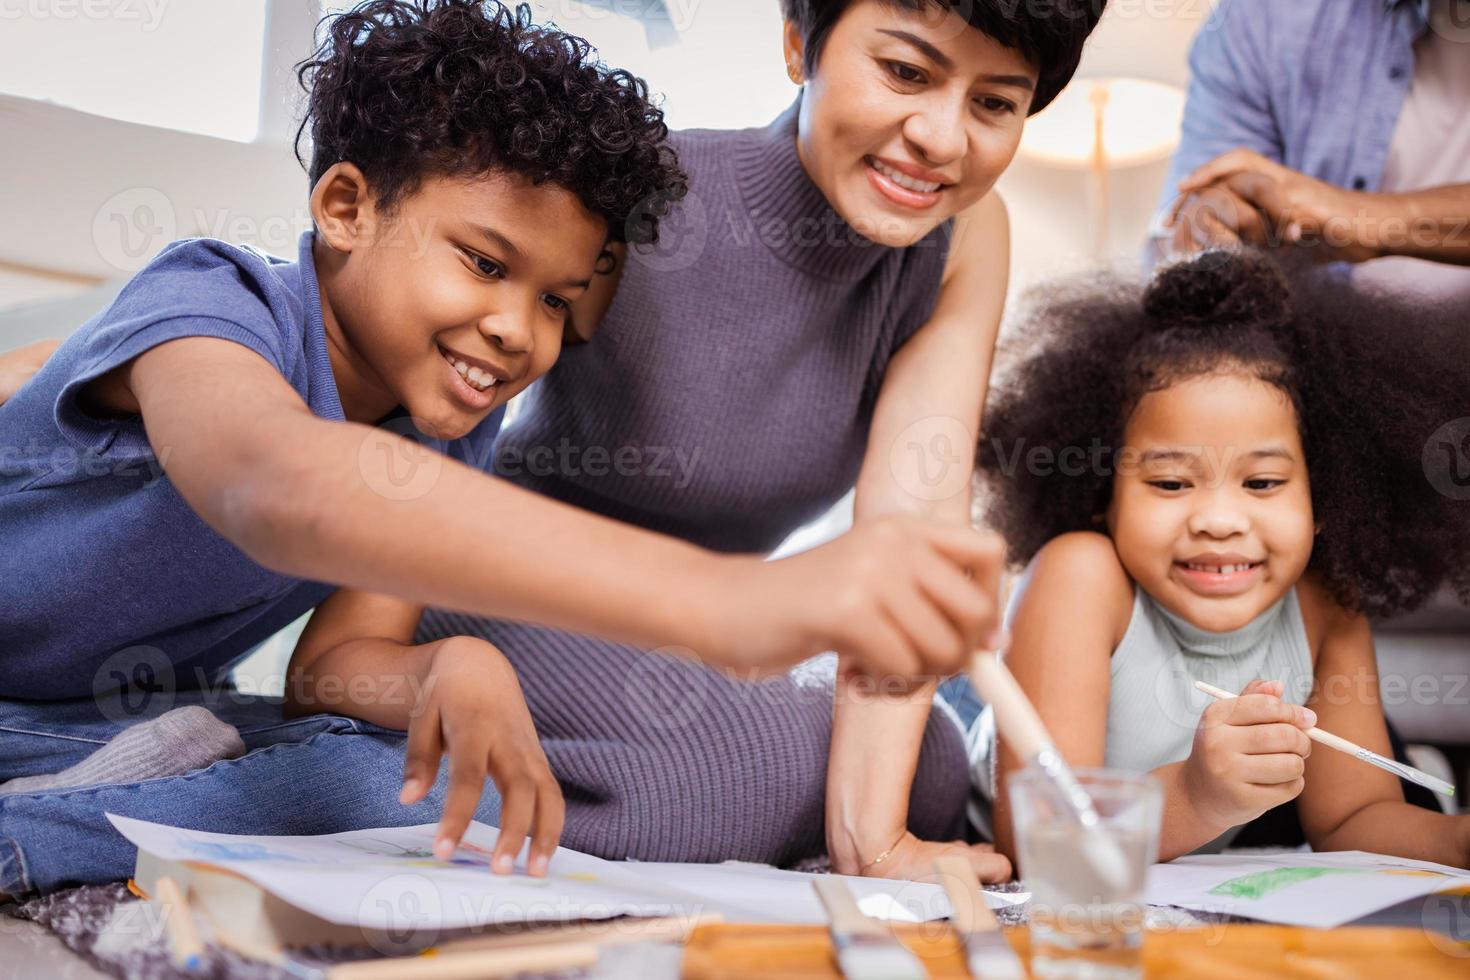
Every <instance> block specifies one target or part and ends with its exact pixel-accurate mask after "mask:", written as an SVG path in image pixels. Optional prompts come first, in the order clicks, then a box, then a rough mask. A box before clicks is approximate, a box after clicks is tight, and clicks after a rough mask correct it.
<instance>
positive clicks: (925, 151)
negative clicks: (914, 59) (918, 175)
mask: <svg viewBox="0 0 1470 980" xmlns="http://www.w3.org/2000/svg"><path fill="white" fill-rule="evenodd" d="M963 112H964V108H963V106H959V105H956V103H955V100H954V99H950V98H943V99H941V98H935V99H934V100H932V101H931V102H929V103H928V104H927V105H925V106H924V107H923V108H921V109H919V110H918V111H916V112H915V113H914V114H913V115H911V116H909V118H908V121H907V123H905V125H904V135H905V137H907V139H908V141H909V142H910V143H911V144H912V145H913V148H914V149H915V150H916V151H917V152H918V154H919V156H920V157H921V158H922V159H923V161H924V163H925V164H927V165H928V166H931V167H943V166H945V165H947V164H951V163H954V162H955V161H956V160H958V159H960V158H961V157H963V156H964V155H965V144H966V140H967V138H968V137H967V136H966V133H965V121H964V116H963Z"/></svg>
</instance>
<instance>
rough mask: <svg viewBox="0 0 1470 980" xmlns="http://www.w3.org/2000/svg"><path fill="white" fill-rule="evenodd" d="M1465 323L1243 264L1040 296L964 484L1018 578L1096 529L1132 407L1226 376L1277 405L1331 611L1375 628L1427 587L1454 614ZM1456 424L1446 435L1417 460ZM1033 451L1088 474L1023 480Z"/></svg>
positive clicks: (1466, 388)
mask: <svg viewBox="0 0 1470 980" xmlns="http://www.w3.org/2000/svg"><path fill="white" fill-rule="evenodd" d="M1466 327H1467V323H1466V320H1465V316H1464V313H1463V311H1454V310H1451V309H1449V308H1447V307H1446V308H1439V307H1435V306H1431V305H1427V304H1421V303H1415V302H1411V301H1409V300H1407V299H1402V298H1390V297H1388V296H1382V295H1374V294H1366V293H1361V292H1355V291H1353V290H1351V289H1349V288H1346V286H1345V285H1344V284H1343V283H1342V282H1341V281H1339V280H1337V279H1335V278H1334V277H1332V276H1330V275H1326V274H1323V273H1322V272H1320V271H1315V272H1305V271H1303V272H1301V273H1299V274H1293V275H1290V276H1287V275H1286V274H1284V273H1283V271H1282V269H1281V268H1280V267H1279V266H1278V265H1277V264H1276V263H1275V262H1274V261H1273V260H1272V259H1271V258H1270V257H1268V256H1266V255H1265V254H1263V253H1260V252H1254V251H1212V252H1206V253H1204V254H1202V255H1199V256H1197V257H1195V258H1193V259H1191V260H1189V261H1185V262H1182V263H1179V264H1177V265H1173V266H1169V267H1166V268H1164V269H1162V270H1160V271H1159V272H1158V274H1157V275H1156V276H1155V277H1154V279H1153V281H1152V282H1151V283H1149V284H1147V285H1145V284H1144V283H1142V282H1139V281H1137V280H1136V279H1134V280H1126V279H1123V278H1120V277H1116V276H1099V277H1093V278H1084V279H1079V280H1076V281H1074V282H1072V283H1071V284H1070V285H1061V286H1051V287H1049V288H1048V292H1047V296H1046V297H1045V298H1044V299H1042V301H1041V303H1040V305H1038V306H1036V307H1035V308H1034V309H1032V310H1031V311H1030V312H1029V313H1028V314H1027V315H1026V316H1025V318H1024V321H1023V323H1022V324H1021V330H1022V331H1023V334H1024V335H1023V336H1022V337H1021V338H1020V341H1019V342H1020V344H1022V345H1024V346H1025V348H1026V349H1025V350H1024V351H1018V353H1019V359H1018V361H1017V363H1016V365H1015V366H1014V368H1013V369H1012V370H1011V371H1010V372H1009V373H1008V374H1007V376H1006V377H1005V379H1004V380H1003V382H1002V383H1001V384H999V385H998V386H997V387H995V388H994V389H993V390H992V391H991V394H990V398H989V401H988V404H987V407H986V413H985V419H986V425H985V429H986V432H985V435H984V436H983V437H982V439H981V444H980V448H979V466H980V473H979V479H980V482H981V489H982V492H984V493H985V495H986V496H987V498H988V499H987V501H986V503H987V506H988V509H989V518H990V522H991V523H992V524H993V525H994V526H995V527H996V529H997V530H999V531H1000V532H1001V533H1002V534H1003V535H1004V536H1005V537H1006V538H1007V540H1008V541H1009V543H1010V549H1011V558H1012V560H1014V561H1018V562H1025V561H1029V560H1030V559H1031V558H1032V557H1033V556H1034V555H1035V554H1036V552H1037V551H1038V550H1040V548H1041V546H1042V545H1044V544H1045V543H1046V542H1047V541H1049V540H1051V539H1052V538H1054V537H1056V536H1057V535H1060V534H1063V533H1065V532H1068V531H1078V530H1105V528H1104V526H1103V524H1102V515H1103V514H1104V513H1105V512H1106V510H1107V507H1108V504H1109V501H1110V499H1111V495H1112V485H1113V473H1112V467H1113V465H1114V460H1113V454H1115V453H1116V451H1117V449H1118V448H1119V447H1121V446H1122V445H1123V432H1124V426H1125V425H1126V423H1127V420H1128V418H1129V416H1130V415H1131V414H1132V411H1133V409H1134V407H1135V406H1137V404H1138V402H1139V400H1140V399H1141V398H1142V397H1143V396H1144V395H1145V394H1146V393H1148V392H1151V391H1158V390H1160V389H1163V388H1166V387H1168V386H1170V385H1171V384H1174V383H1176V382H1178V381H1181V380H1184V379H1187V378H1190V377H1197V376H1199V375H1202V374H1211V373H1215V372H1219V371H1228V372H1244V373H1248V374H1250V375H1253V376H1254V377H1256V378H1259V379H1261V380H1263V381H1266V382H1268V383H1270V384H1273V385H1276V386H1277V387H1279V388H1280V389H1281V390H1282V391H1284V392H1285V393H1286V394H1287V395H1288V396H1289V397H1290V398H1291V400H1292V402H1293V403H1294V404H1295V406H1296V409H1297V417H1298V420H1299V424H1300V427H1301V435H1302V443H1303V447H1304V450H1305V452H1306V455H1307V471H1308V475H1309V479H1310V481H1311V486H1312V506H1313V510H1314V512H1315V513H1314V516H1315V519H1316V520H1317V521H1318V522H1319V523H1320V524H1321V525H1322V531H1321V533H1320V535H1319V536H1318V538H1317V541H1316V545H1315V547H1314V548H1313V551H1312V557H1311V561H1310V564H1309V568H1311V569H1314V570H1315V571H1316V572H1317V573H1318V574H1319V576H1320V577H1321V579H1322V581H1323V583H1324V585H1325V586H1326V587H1327V588H1328V590H1329V591H1330V592H1331V594H1332V596H1333V598H1334V599H1335V600H1336V601H1338V602H1339V603H1340V604H1341V605H1343V606H1344V607H1346V608H1348V609H1352V610H1357V611H1361V612H1365V613H1367V614H1369V615H1372V616H1379V617H1390V616H1394V615H1397V614H1400V613H1405V612H1408V611H1411V610H1413V609H1414V608H1417V607H1418V606H1420V605H1422V604H1423V603H1424V602H1425V601H1426V600H1427V599H1429V598H1430V597H1431V596H1432V595H1433V594H1434V593H1435V592H1436V591H1437V590H1438V589H1439V588H1440V587H1441V586H1442V585H1444V584H1446V583H1448V584H1449V585H1451V586H1453V587H1454V589H1455V591H1456V592H1457V593H1458V594H1459V595H1460V597H1461V599H1462V600H1465V601H1470V486H1467V487H1466V490H1465V492H1464V493H1459V492H1456V490H1455V487H1456V486H1457V485H1458V482H1459V480H1463V481H1464V482H1465V483H1467V484H1470V475H1467V474H1461V473H1460V472H1459V467H1460V466H1461V465H1462V464H1461V461H1460V457H1461V455H1463V456H1464V458H1465V459H1467V460H1470V419H1467V418H1466V417H1467V416H1470V330H1467V329H1466ZM1006 356H1009V355H1006ZM1456 420H1463V425H1462V428H1463V429H1464V432H1461V433H1459V434H1458V437H1457V438H1456V439H1451V440H1450V441H1449V442H1446V443H1445V445H1444V446H1441V445H1437V443H1438V442H1444V439H1443V433H1442V431H1441V430H1442V427H1443V426H1445V425H1446V424H1447V423H1451V422H1455V421H1456ZM1458 439H1463V440H1464V443H1463V444H1460V443H1459V442H1458V441H1457V440H1458ZM1037 447H1042V448H1043V454H1042V455H1039V456H1037V457H1034V458H1036V459H1041V460H1051V461H1055V460H1058V459H1066V458H1067V457H1066V456H1064V455H1061V454H1062V452H1063V450H1065V449H1067V448H1068V447H1073V448H1072V449H1071V452H1072V454H1073V456H1072V458H1073V460H1074V461H1075V460H1079V459H1080V458H1081V455H1080V454H1083V453H1086V454H1088V456H1089V457H1090V461H1092V462H1093V463H1095V461H1097V460H1102V461H1103V465H1101V466H1099V465H1072V466H1056V465H1032V466H1027V465H1024V463H1023V462H1022V461H1024V460H1025V459H1026V458H1027V454H1028V453H1030V452H1032V451H1033V449H1035V448H1037ZM1446 447H1448V448H1446ZM1047 452H1049V455H1046V453H1047ZM1447 480H1448V481H1453V482H1451V483H1448V484H1447V483H1446V481H1447ZM1446 487H1448V489H1449V492H1441V491H1442V490H1444V489H1446Z"/></svg>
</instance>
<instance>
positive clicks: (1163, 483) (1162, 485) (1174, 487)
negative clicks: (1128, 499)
mask: <svg viewBox="0 0 1470 980" xmlns="http://www.w3.org/2000/svg"><path fill="white" fill-rule="evenodd" d="M1148 485H1149V486H1151V487H1155V488H1157V489H1159V490H1163V491H1164V492H1165V493H1177V492H1178V491H1180V490H1184V489H1186V488H1187V487H1188V486H1189V484H1187V483H1185V482H1184V481H1183V480H1149V481H1148Z"/></svg>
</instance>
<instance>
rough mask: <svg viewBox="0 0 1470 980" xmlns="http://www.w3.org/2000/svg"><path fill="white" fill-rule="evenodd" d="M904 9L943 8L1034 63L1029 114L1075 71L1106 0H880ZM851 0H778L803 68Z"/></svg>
mask: <svg viewBox="0 0 1470 980" xmlns="http://www.w3.org/2000/svg"><path fill="white" fill-rule="evenodd" d="M883 2H884V3H888V4H892V5H893V6H895V7H902V8H904V9H905V10H914V11H919V10H923V9H924V8H926V7H943V8H948V9H950V10H952V11H954V13H956V14H958V15H959V16H960V17H963V18H964V19H965V20H966V21H968V22H969V24H970V26H971V27H974V28H975V29H976V30H978V31H980V32H981V33H983V34H985V35H987V36H988V37H991V38H994V39H995V40H996V41H998V42H1000V43H1001V44H1003V45H1005V46H1006V47H1008V48H1011V49H1012V50H1015V51H1019V52H1020V53H1021V56H1022V57H1023V58H1025V59H1026V60H1027V61H1029V62H1030V63H1031V64H1032V65H1034V66H1035V67H1036V69H1037V73H1038V77H1037V82H1036V94H1035V95H1034V96H1032V99H1031V110H1030V114H1031V115H1035V114H1036V113H1038V112H1040V111H1041V110H1042V109H1045V108H1046V107H1047V106H1048V105H1050V104H1051V102H1052V100H1053V99H1055V98H1056V97H1057V96H1058V95H1059V94H1060V93H1061V91H1062V89H1064V88H1066V87H1067V83H1068V82H1070V81H1071V80H1072V75H1073V74H1075V73H1076V71H1077V64H1078V62H1080V61H1081V60H1082V45H1083V43H1084V42H1086V40H1087V36H1088V35H1089V34H1091V33H1092V29H1093V28H1094V27H1096V26H1097V22H1098V20H1099V19H1101V17H1102V14H1103V9H1104V8H1105V7H1106V6H1107V4H1108V0H1039V2H1037V0H883ZM851 5H852V0H781V11H782V14H783V15H784V16H785V18H786V20H788V21H790V22H792V23H794V24H796V26H797V28H798V29H799V30H800V31H801V37H802V42H803V46H804V52H805V54H804V58H805V61H806V71H807V74H809V75H810V74H814V73H815V72H816V69H817V62H818V59H819V58H820V57H821V54H822V47H823V46H824V45H825V44H826V42H827V36H828V35H829V34H831V33H832V28H833V27H835V26H836V24H837V21H838V20H839V19H841V17H842V14H843V13H844V12H845V11H846V10H847V8H848V7H849V6H851Z"/></svg>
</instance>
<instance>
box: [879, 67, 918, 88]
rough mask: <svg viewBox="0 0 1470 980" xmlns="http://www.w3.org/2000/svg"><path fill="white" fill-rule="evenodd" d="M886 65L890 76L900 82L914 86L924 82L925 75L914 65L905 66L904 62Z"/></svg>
mask: <svg viewBox="0 0 1470 980" xmlns="http://www.w3.org/2000/svg"><path fill="white" fill-rule="evenodd" d="M884 64H885V65H886V66H887V68H888V72H889V74H891V75H892V76H893V77H894V78H896V79H898V80H899V81H900V82H907V83H908V84H910V85H912V84H914V83H916V82H922V81H923V80H924V73H923V72H921V71H919V69H917V68H915V67H914V66H913V65H909V64H905V63H904V62H902V61H886V62H884Z"/></svg>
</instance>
